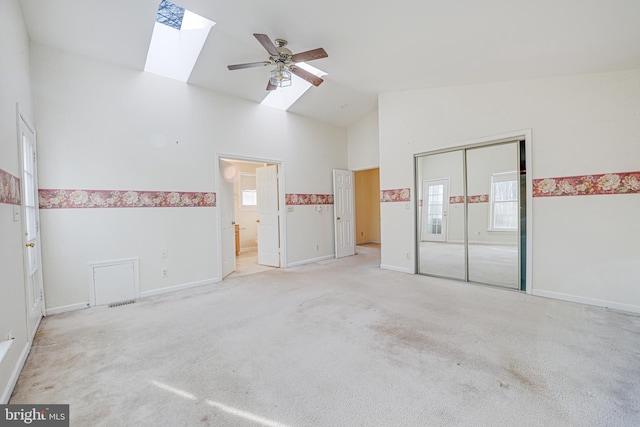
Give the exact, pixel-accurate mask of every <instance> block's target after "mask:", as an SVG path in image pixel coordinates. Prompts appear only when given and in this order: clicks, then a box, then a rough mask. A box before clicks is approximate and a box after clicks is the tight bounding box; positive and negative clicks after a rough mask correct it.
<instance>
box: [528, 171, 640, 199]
mask: <svg viewBox="0 0 640 427" xmlns="http://www.w3.org/2000/svg"><path fill="white" fill-rule="evenodd" d="M638 193H640V171H639V172H617V173H606V174H600V175H577V176H563V177H559V178H542V179H534V180H533V197H551V196H593V195H600V194H638Z"/></svg>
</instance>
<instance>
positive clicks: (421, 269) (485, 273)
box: [416, 141, 526, 289]
mask: <svg viewBox="0 0 640 427" xmlns="http://www.w3.org/2000/svg"><path fill="white" fill-rule="evenodd" d="M521 145H522V148H524V144H521V143H520V141H513V142H503V143H499V144H493V145H486V146H479V147H478V146H475V147H470V148H464V149H457V150H453V151H447V152H438V153H433V154H425V155H420V156H416V181H417V182H416V189H417V194H418V196H419V202H418V212H417V230H416V232H417V239H416V240H417V245H418V248H417V249H418V273H419V274H425V275H431V276H438V277H445V278H451V279H458V280H465V281H470V282H476V283H483V284H488V285H495V286H502V287H508V288H513V289H524V281H523V280H521V274H520V273H521V268H520V260H521V256H520V255H521V251H520V246H521V244H520V243H521V234H520V230H521V223H524V220H525V219H524V218H521V216H520V213H521V212H525V211H526V210H525V209H524V203H523V201H522V200H521V197H520V193H521V184H522V182H524V181H523V180H524V174H522V176H521V167H520V166H521V162H523V158H522V157H523V155H522V154H521V151H523V150H521ZM523 164H524V163H523Z"/></svg>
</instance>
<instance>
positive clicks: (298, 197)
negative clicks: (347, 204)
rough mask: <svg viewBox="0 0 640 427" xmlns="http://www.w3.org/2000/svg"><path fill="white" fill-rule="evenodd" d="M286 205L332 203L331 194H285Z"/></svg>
mask: <svg viewBox="0 0 640 427" xmlns="http://www.w3.org/2000/svg"><path fill="white" fill-rule="evenodd" d="M285 204H286V205H287V206H292V205H294V206H301V205H332V204H333V194H285Z"/></svg>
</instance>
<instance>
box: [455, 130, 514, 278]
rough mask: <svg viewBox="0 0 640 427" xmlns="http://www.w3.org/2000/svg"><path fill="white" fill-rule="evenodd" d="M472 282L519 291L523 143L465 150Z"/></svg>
mask: <svg viewBox="0 0 640 427" xmlns="http://www.w3.org/2000/svg"><path fill="white" fill-rule="evenodd" d="M466 156H467V158H466V166H467V194H468V196H467V232H468V235H467V242H468V265H469V267H468V268H469V278H468V279H469V281H470V282H477V283H486V284H489V285H498V286H506V287H509V288H514V289H520V275H519V272H518V265H519V257H518V241H519V239H520V235H519V233H518V229H519V223H520V215H519V206H520V201H519V189H520V175H519V162H518V143H516V142H512V143H508V144H500V145H492V146H489V147H480V148H473V149H468V150H466Z"/></svg>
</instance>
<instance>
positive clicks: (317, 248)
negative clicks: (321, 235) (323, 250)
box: [316, 243, 320, 251]
mask: <svg viewBox="0 0 640 427" xmlns="http://www.w3.org/2000/svg"><path fill="white" fill-rule="evenodd" d="M319 249H320V246H319V245H318V244H317V243H316V251H317V250H319Z"/></svg>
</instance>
